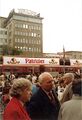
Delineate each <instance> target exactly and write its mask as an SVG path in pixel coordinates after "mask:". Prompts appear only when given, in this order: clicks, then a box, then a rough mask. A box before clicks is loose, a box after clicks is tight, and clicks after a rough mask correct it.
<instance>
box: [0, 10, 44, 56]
mask: <svg viewBox="0 0 82 120" xmlns="http://www.w3.org/2000/svg"><path fill="white" fill-rule="evenodd" d="M42 20H43V18H42V17H40V14H37V13H35V12H33V11H29V10H26V9H19V10H14V9H13V10H12V11H11V12H10V13H9V16H8V17H7V18H6V19H5V21H4V22H3V23H4V24H3V26H0V27H4V28H6V29H7V40H8V45H9V46H10V47H13V48H17V49H18V50H22V51H23V55H24V56H28V57H42V54H43V33H42V31H43V24H42Z"/></svg>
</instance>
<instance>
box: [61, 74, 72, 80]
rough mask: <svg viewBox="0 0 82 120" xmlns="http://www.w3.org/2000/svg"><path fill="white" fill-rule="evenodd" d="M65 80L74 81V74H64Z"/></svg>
mask: <svg viewBox="0 0 82 120" xmlns="http://www.w3.org/2000/svg"><path fill="white" fill-rule="evenodd" d="M63 78H70V79H71V80H74V74H73V73H66V74H64V76H63Z"/></svg>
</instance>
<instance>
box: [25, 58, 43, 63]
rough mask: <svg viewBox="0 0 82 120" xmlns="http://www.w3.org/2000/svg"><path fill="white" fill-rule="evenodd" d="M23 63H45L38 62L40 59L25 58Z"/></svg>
mask: <svg viewBox="0 0 82 120" xmlns="http://www.w3.org/2000/svg"><path fill="white" fill-rule="evenodd" d="M25 62H26V63H45V62H44V60H40V59H29V58H26V59H25Z"/></svg>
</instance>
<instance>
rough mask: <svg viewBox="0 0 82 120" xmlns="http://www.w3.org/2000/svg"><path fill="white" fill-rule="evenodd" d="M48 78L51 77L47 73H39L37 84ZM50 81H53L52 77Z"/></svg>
mask: <svg viewBox="0 0 82 120" xmlns="http://www.w3.org/2000/svg"><path fill="white" fill-rule="evenodd" d="M48 76H50V77H52V75H51V74H50V73H49V72H43V73H41V74H40V76H39V83H40V84H41V83H43V82H44V80H45V78H46V77H48ZM52 79H53V77H52Z"/></svg>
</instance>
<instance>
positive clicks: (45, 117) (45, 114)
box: [26, 72, 60, 120]
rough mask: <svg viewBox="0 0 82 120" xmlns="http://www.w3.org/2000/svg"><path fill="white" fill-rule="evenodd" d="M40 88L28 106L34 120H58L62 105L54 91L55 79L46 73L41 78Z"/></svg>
mask: <svg viewBox="0 0 82 120" xmlns="http://www.w3.org/2000/svg"><path fill="white" fill-rule="evenodd" d="M39 82H40V87H39V89H38V91H37V92H36V93H35V94H34V95H33V96H32V98H31V100H30V102H29V104H28V105H27V106H26V107H27V111H28V112H29V114H30V117H31V119H32V120H57V117H58V113H59V109H60V103H59V101H58V98H57V96H56V94H55V92H54V90H53V77H52V75H51V74H50V73H48V72H44V73H42V74H41V75H40V76H39Z"/></svg>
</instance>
